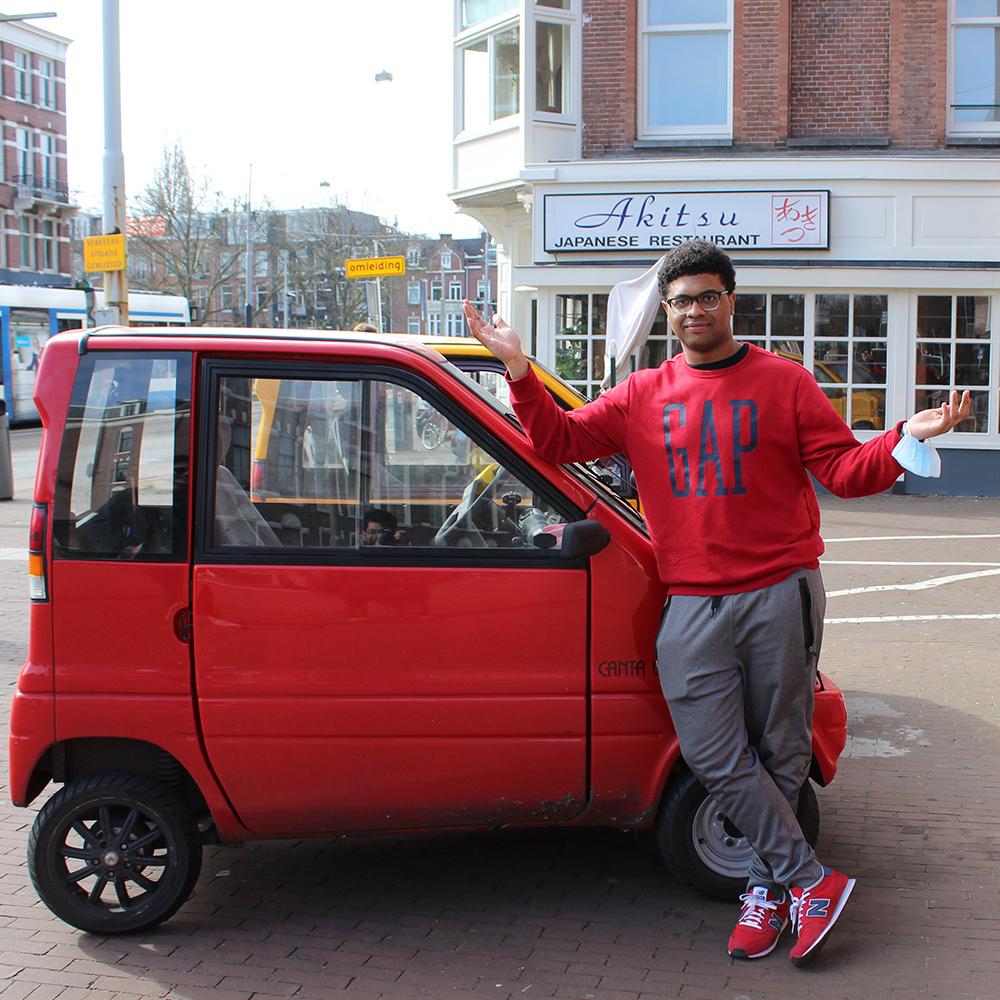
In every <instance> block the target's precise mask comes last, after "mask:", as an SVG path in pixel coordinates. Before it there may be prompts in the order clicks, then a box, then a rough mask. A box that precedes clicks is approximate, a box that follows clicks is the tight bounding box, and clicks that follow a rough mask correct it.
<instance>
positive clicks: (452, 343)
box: [421, 337, 587, 410]
mask: <svg viewBox="0 0 1000 1000" xmlns="http://www.w3.org/2000/svg"><path fill="white" fill-rule="evenodd" d="M421 340H422V341H423V342H424V343H425V344H427V346H428V347H433V348H434V350H435V351H437V352H438V353H440V354H443V355H444V356H445V357H446V358H447V359H448V360H449V361H450V362H451V363H452V364H453V365H455V367H456V368H461V369H462V371H464V372H465V373H466V374H467V375H471V376H472V377H473V378H476V381H478V382H480V383H485V384H486V386H487V388H489V389H490V391H491V392H493V393H494V395H499V396H501V398H503V396H504V389H503V384H504V373H505V372H506V368H504V365H503V362H502V361H500V360H499V359H498V358H496V357H494V356H493V355H492V354H490V352H489V351H488V350H486V348H485V347H483V345H482V344H480V343H479V341H478V340H476V339H475V338H474V337H422V338H421ZM530 361H531V367H532V368H533V369H534V370H535V374H536V375H537V376H538V377H539V378H540V379H541V380H542V384H543V385H544V386H545V388H546V389H548V390H549V392H550V393H552V395H553V396H554V397H555V400H556V402H557V403H558V404H559V405H560V406H561V407H562V408H563V409H564V410H575V409H578V408H579V407H581V406H583V404H584V403H586V402H587V397H586V396H584V395H582V394H581V393H579V392H577V391H576V389H574V388H573V386H571V385H570V384H569V383H568V382H564V381H563V380H562V379H561V378H560V377H559V376H558V375H556V374H555V372H551V371H549V369H548V368H546V367H545V366H544V365H543V364H541V363H540V362H538V361H536V360H535V359H534V358H531V359H530ZM491 374H492V375H496V376H498V378H497V379H495V380H494V379H490V378H484V377H483V376H488V375H491ZM477 376H478V377H477ZM494 382H495V383H496V384H495V385H494ZM503 401H504V402H507V399H506V398H503Z"/></svg>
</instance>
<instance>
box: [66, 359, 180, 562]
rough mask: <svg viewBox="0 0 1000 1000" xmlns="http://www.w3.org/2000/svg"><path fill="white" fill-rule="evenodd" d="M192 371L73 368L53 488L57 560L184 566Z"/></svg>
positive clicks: (140, 366)
mask: <svg viewBox="0 0 1000 1000" xmlns="http://www.w3.org/2000/svg"><path fill="white" fill-rule="evenodd" d="M190 366H191V359H190V356H189V355H170V356H163V357H154V356H152V355H149V354H142V355H127V354H118V353H115V354H93V355H89V356H87V357H85V358H84V359H83V360H82V361H81V362H80V367H79V370H78V371H77V377H76V383H75V385H74V387H73V400H72V403H71V405H70V410H69V414H68V416H67V421H66V433H65V435H64V438H63V447H62V453H61V455H60V472H59V476H58V480H57V487H56V497H55V515H54V521H53V527H54V539H55V550H56V553H57V554H58V555H61V556H67V557H76V558H86V559H138V560H145V559H156V560H162V559H169V558H185V557H186V552H187V544H186V543H187V534H186V525H187V480H188V439H189V434H190V426H191V425H190V412H191V391H190V384H191V382H190Z"/></svg>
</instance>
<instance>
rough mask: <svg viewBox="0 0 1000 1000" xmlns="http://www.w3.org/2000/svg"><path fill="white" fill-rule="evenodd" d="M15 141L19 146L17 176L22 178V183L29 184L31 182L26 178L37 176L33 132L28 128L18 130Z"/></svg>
mask: <svg viewBox="0 0 1000 1000" xmlns="http://www.w3.org/2000/svg"><path fill="white" fill-rule="evenodd" d="M14 141H15V143H16V144H17V152H16V154H15V163H16V167H15V171H14V173H15V176H17V177H20V178H21V179H22V183H25V184H29V183H31V181H28V180H26V178H29V177H31V178H33V177H34V176H35V147H34V141H33V139H32V133H31V131H30V130H29V129H26V128H19V129H16V130H15V140H14Z"/></svg>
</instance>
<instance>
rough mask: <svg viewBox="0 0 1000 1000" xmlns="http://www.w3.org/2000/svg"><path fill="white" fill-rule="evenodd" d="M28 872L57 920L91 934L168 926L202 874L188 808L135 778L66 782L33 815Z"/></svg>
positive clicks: (147, 780) (162, 789)
mask: <svg viewBox="0 0 1000 1000" xmlns="http://www.w3.org/2000/svg"><path fill="white" fill-rule="evenodd" d="M28 871H29V873H30V874H31V881H32V882H33V883H34V885H35V889H36V890H37V891H38V895H39V896H41V898H42V901H43V902H44V903H45V905H46V906H48V907H49V909H50V910H52V912H53V913H55V915H56V916H57V917H60V918H61V919H63V920H65V921H66V922H67V923H69V924H72V925H73V926H74V927H79V928H80V930H84V931H89V932H91V933H93V934H125V933H129V932H134V931H141V930H145V929H147V928H149V927H153V926H155V925H156V924H158V923H160V922H162V921H164V920H167V919H168V918H169V917H171V916H173V914H174V913H175V912H176V911H177V909H178V908H179V907H180V906H181V905H182V904H183V903H184V902H185V901H186V900H187V898H188V897H189V896H190V895H191V892H192V890H193V889H194V885H195V882H196V881H197V880H198V875H199V873H200V872H201V838H200V836H199V833H198V828H197V825H196V824H195V821H194V819H193V817H192V815H191V811H190V810H189V809H188V807H187V806H186V805H185V804H184V803H183V802H182V801H181V800H180V799H179V798H178V797H177V796H176V795H175V794H174V793H173V792H172V791H170V789H168V788H167V787H166V786H164V785H162V784H160V783H159V782H158V781H154V780H153V779H152V778H146V777H143V776H141V775H136V774H121V773H106V774H99V775H93V776H91V777H88V778H81V779H79V780H77V781H73V782H70V783H69V784H67V785H66V786H65V787H64V788H62V789H61V790H60V791H58V792H57V793H56V794H55V795H53V796H52V798H51V799H49V801H48V802H47V803H46V804H45V806H44V807H43V808H42V810H41V812H39V814H38V817H37V819H36V820H35V824H34V826H33V827H32V830H31V836H30V838H29V840H28Z"/></svg>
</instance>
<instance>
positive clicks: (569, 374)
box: [555, 293, 608, 399]
mask: <svg viewBox="0 0 1000 1000" xmlns="http://www.w3.org/2000/svg"><path fill="white" fill-rule="evenodd" d="M607 316H608V297H607V295H603V294H592V293H580V294H578V295H557V296H556V330H557V332H556V340H555V355H556V356H555V368H556V372H557V373H558V374H559V375H560V376H562V378H564V379H565V380H566V381H567V382H569V383H570V384H571V385H572V386H573V388H574V389H576V390H577V391H578V392H581V393H583V395H584V396H587V397H589V398H591V399H592V398H593V397H594V396H596V395H597V393H598V390H599V389H600V386H601V383H602V382H603V381H604V376H605V352H606V351H607V339H606V336H607Z"/></svg>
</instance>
